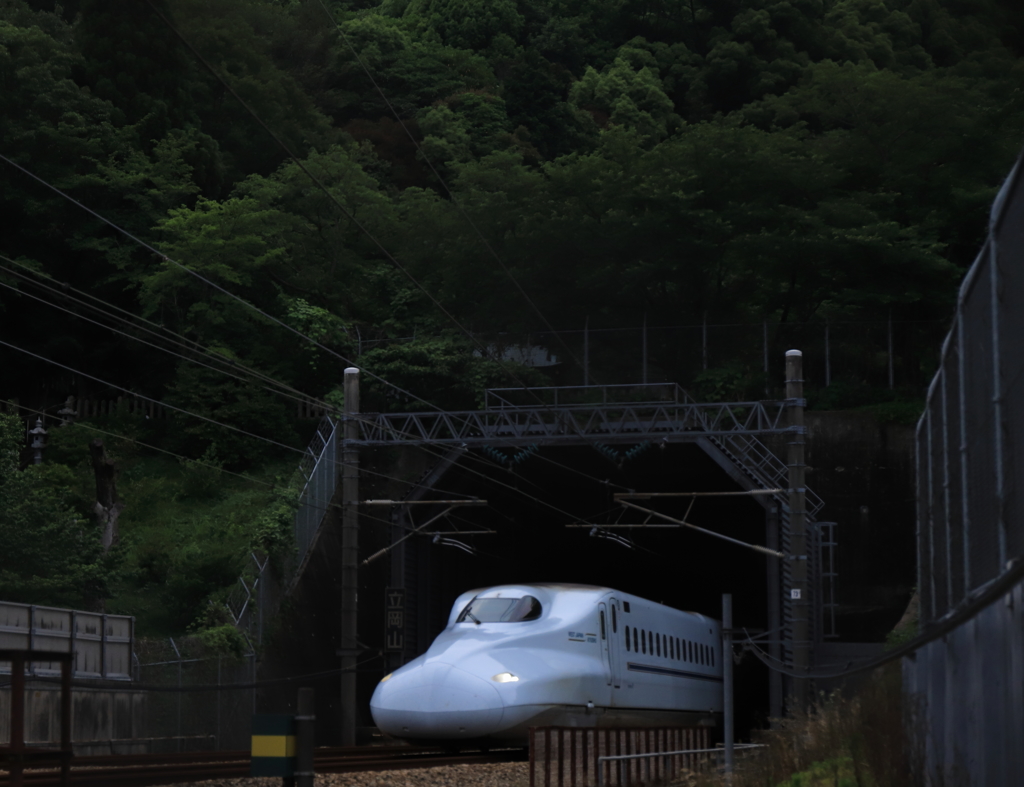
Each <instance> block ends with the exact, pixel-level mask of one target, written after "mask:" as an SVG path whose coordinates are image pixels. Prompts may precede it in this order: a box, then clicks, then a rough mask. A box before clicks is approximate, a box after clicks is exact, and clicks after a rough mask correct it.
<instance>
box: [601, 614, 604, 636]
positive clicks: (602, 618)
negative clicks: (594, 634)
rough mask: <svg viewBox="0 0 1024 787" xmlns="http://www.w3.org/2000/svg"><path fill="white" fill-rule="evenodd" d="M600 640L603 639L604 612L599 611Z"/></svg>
mask: <svg viewBox="0 0 1024 787" xmlns="http://www.w3.org/2000/svg"><path fill="white" fill-rule="evenodd" d="M601 639H604V610H603V609H602V610H601Z"/></svg>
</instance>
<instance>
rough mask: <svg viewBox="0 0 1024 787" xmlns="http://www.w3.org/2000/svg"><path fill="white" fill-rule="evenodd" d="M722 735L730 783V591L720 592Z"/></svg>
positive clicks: (731, 757)
mask: <svg viewBox="0 0 1024 787" xmlns="http://www.w3.org/2000/svg"><path fill="white" fill-rule="evenodd" d="M722 691H723V694H724V696H723V697H722V706H723V707H722V709H723V714H722V716H723V718H722V737H723V738H724V739H725V740H724V745H725V780H726V783H728V784H732V766H733V713H732V704H733V683H732V593H723V594H722Z"/></svg>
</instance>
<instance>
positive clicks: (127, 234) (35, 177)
mask: <svg viewBox="0 0 1024 787" xmlns="http://www.w3.org/2000/svg"><path fill="white" fill-rule="evenodd" d="M0 160H2V161H5V162H7V163H8V164H10V165H11V166H13V167H15V168H16V169H18V170H19V171H21V172H23V173H24V174H26V175H28V176H29V177H30V178H32V179H33V180H35V181H36V182H38V183H40V184H42V185H43V186H45V187H46V188H48V189H50V190H51V191H53V192H54V193H56V194H58V195H60V196H61V197H63V198H64V199H66V200H68V201H69V202H71V203H72V204H74V205H76V206H77V207H79V208H81V209H82V210H84V211H85V212H87V213H89V214H90V215H91V216H94V217H96V218H97V219H99V220H100V221H102V222H103V223H104V224H106V225H108V226H109V227H111V228H113V229H114V230H117V231H118V232H120V233H121V234H123V235H124V236H125V237H127V238H130V239H131V240H133V241H135V242H136V243H137V244H139V245H140V246H142V247H143V248H145V249H147V250H149V251H151V252H152V253H153V254H156V255H157V256H159V257H160V258H161V259H163V260H164V261H166V262H170V263H172V264H173V265H175V266H177V267H178V268H180V269H182V270H183V271H185V272H186V273H188V274H189V275H191V276H193V277H195V278H196V279H198V280H199V281H201V282H203V283H204V284H207V285H209V286H210V287H213V288H214V289H216V290H217V291H218V292H221V293H223V294H224V295H226V296H228V297H229V298H231V299H233V300H236V301H238V302H239V303H241V304H243V305H244V306H246V307H248V308H249V309H251V310H253V311H254V312H256V313H257V314H259V315H261V316H263V317H264V318H266V319H267V320H269V321H271V322H273V323H275V324H277V325H280V326H282V327H283V328H285V329H286V330H288V331H290V332H291V333H293V334H295V335H296V336H298V337H300V338H301V339H303V340H305V341H307V342H309V343H310V344H312V345H314V346H315V347H318V348H320V349H322V350H323V351H325V352H327V353H329V354H330V355H333V356H334V357H335V358H338V359H339V360H341V361H343V362H344V363H347V364H349V365H350V366H355V365H356V364H355V363H354V362H353V361H350V360H349V359H348V358H345V357H344V356H343V355H341V354H340V353H338V352H336V351H334V350H332V349H330V348H329V347H326V346H324V345H323V344H321V343H320V342H318V341H317V340H316V339H313V338H312V337H310V336H307V335H305V334H304V333H302V332H301V331H299V330H297V329H295V328H293V327H291V326H290V325H288V324H287V323H285V322H283V321H281V320H279V319H277V318H276V317H273V316H272V315H269V314H267V313H266V312H264V311H263V310H262V309H260V308H259V307H257V306H255V305H254V304H251V303H249V302H248V301H246V300H245V299H244V298H241V297H239V296H238V295H235V294H234V293H232V292H231V291H229V290H227V289H225V288H224V287H221V286H220V285H218V284H216V283H215V282H212V281H210V280H209V279H207V278H206V277H204V276H202V275H201V274H200V273H198V272H197V271H193V270H192V269H190V268H188V267H187V266H185V265H183V264H182V263H180V262H178V261H177V260H175V259H173V258H171V257H169V256H167V255H165V254H163V253H162V252H160V251H159V250H157V249H156V248H154V247H153V246H151V245H150V244H148V243H146V242H145V241H143V240H141V239H140V238H138V237H136V236H135V235H133V234H132V233H130V232H128V230H126V229H124V228H122V227H120V226H119V225H117V224H115V223H114V222H113V221H111V220H110V219H107V218H106V217H104V216H102V215H101V214H99V213H97V212H96V211H94V210H93V209H92V208H89V207H88V206H86V205H84V204H83V203H82V202H80V201H79V200H76V199H75V198H74V197H72V196H70V195H69V194H67V193H65V192H64V191H62V190H61V189H59V188H57V187H56V186H54V185H52V184H50V183H49V182H47V181H46V180H44V179H43V178H41V177H39V176H38V175H36V174H34V173H33V172H31V171H30V170H28V169H27V168H25V167H23V166H22V165H20V164H18V163H17V162H14V161H12V160H11V159H9V158H7V157H6V156H4V155H3V154H0ZM16 349H17V348H16ZM26 352H27V351H26ZM36 357H40V356H36ZM42 360H48V359H42ZM54 363H55V362H54ZM57 365H60V364H57ZM65 368H66V367H65ZM70 371H74V370H70ZM364 371H365V372H366V374H367V375H368V376H370V377H371V378H373V379H375V380H378V381H379V382H381V383H382V384H384V385H386V386H388V387H390V388H393V389H394V390H396V391H398V392H399V393H401V394H403V395H405V396H408V397H409V398H411V399H413V400H415V401H418V402H422V403H423V404H425V405H427V406H428V407H430V408H432V409H434V410H437V411H438V412H442V410H441V408H440V407H438V406H437V405H435V404H433V403H431V402H428V401H427V400H425V399H423V398H422V397H419V396H417V395H416V394H414V393H412V392H411V391H407V390H405V389H404V388H401V387H400V386H397V385H395V384H394V383H391V382H389V381H387V380H385V379H384V378H383V377H381V376H380V375H377V374H374V373H373V372H372V371H370V370H369V369H364ZM83 376H86V377H89V375H83ZM91 379H94V378H91ZM101 382H102V381H101ZM105 384H106V383H105ZM112 387H115V388H120V389H121V390H125V391H127V392H128V393H132V394H133V395H136V396H141V394H134V392H131V391H128V390H127V389H125V388H122V387H121V386H112ZM524 389H525V386H524ZM142 398H147V399H148V397H142ZM542 404H543V403H542ZM495 442H499V443H500V442H502V438H500V437H498V438H495ZM289 450H297V449H292V448H290V449H289ZM472 456H473V457H474V458H475V459H478V460H479V461H484V462H485V463H487V462H486V460H485V459H484V458H482V457H476V456H475V455H472ZM540 458H541V459H544V460H545V461H549V462H551V463H552V464H556V465H557V464H559V463H557V462H554V461H553V460H550V459H547V458H546V457H540ZM488 464H490V463H488ZM560 466H561V465H560ZM467 469H468V468H467ZM477 474H478V475H483V474H481V473H477ZM483 477H487V476H483ZM590 478H591V480H593V481H594V482H595V483H598V484H601V485H604V482H603V481H602V480H601V479H598V478H595V477H593V476H590ZM505 486H507V485H505ZM508 488H510V489H514V487H508ZM517 491H518V492H519V493H520V494H523V495H525V496H527V497H531V496H530V495H528V494H527V493H525V492H522V491H521V490H517ZM533 499H534V500H535V501H537V502H538V503H541V504H542V505H548V506H549V507H551V508H553V509H554V510H555V511H558V512H559V513H560V514H562V515H567V512H565V511H563V510H562V509H559V508H557V507H555V506H550V504H547V503H544V502H543V501H540V500H538V499H537V498H533ZM569 516H571V515H569Z"/></svg>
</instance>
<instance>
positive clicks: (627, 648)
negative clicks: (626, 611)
mask: <svg viewBox="0 0 1024 787" xmlns="http://www.w3.org/2000/svg"><path fill="white" fill-rule="evenodd" d="M626 650H629V626H626Z"/></svg>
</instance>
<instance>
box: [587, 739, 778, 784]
mask: <svg viewBox="0 0 1024 787" xmlns="http://www.w3.org/2000/svg"><path fill="white" fill-rule="evenodd" d="M762 748H764V744H762V743H737V744H734V745H733V750H734V751H747V750H749V749H762ZM724 753H725V749H723V748H721V747H715V748H713V749H680V750H679V751H658V752H645V753H644V754H615V755H608V756H605V757H598V758H597V787H604V767H603V766H604V763H606V762H608V763H610V762H625V761H627V760H647V761H648V762H647V763H645V764H646V765H647V768H646V769H645V770H646V773H644V774H642V775H641V778H640V780H639V781H638V782H637V783H638V784H643V783H644V782H650V781H654V780H659V781H663V780H664V779H666V778H671V768H670V761H669V759H668V758H669V757H678V756H681V755H693V754H716V755H720V754H724ZM653 759H657V760H658V763H657V765H658V766H660V767H652V763H651V762H650V760H653ZM618 783H619V784H629V783H630V782H629V777H628V776H627V775H625V773H624V772H622V770H621V768H620V774H619V781H618Z"/></svg>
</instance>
